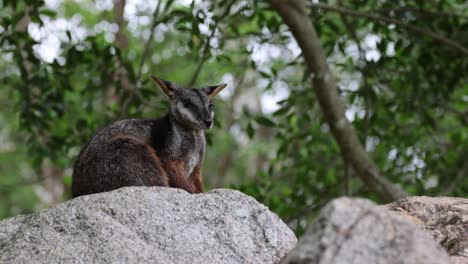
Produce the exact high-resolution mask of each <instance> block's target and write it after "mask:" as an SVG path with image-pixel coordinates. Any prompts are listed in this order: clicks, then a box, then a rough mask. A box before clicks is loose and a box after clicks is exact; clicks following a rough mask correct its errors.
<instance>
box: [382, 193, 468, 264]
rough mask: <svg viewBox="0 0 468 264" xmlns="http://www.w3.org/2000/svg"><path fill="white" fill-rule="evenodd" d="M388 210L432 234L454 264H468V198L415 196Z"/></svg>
mask: <svg viewBox="0 0 468 264" xmlns="http://www.w3.org/2000/svg"><path fill="white" fill-rule="evenodd" d="M384 207H385V208H388V209H389V210H391V211H392V212H393V213H396V214H399V215H401V216H403V217H405V218H406V219H408V220H410V221H411V222H413V223H415V224H416V225H417V226H418V227H420V228H421V229H423V230H424V231H426V232H428V233H429V234H430V235H432V237H433V238H434V239H435V240H436V241H437V242H439V243H440V245H441V246H442V247H444V248H445V249H446V250H447V251H448V252H449V254H450V257H451V259H452V262H453V263H454V264H468V199H465V198H458V197H427V196H413V197H408V198H405V199H401V200H399V201H396V202H394V203H391V204H387V205H385V206H384Z"/></svg>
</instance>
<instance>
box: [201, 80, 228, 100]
mask: <svg viewBox="0 0 468 264" xmlns="http://www.w3.org/2000/svg"><path fill="white" fill-rule="evenodd" d="M226 86H227V84H225V83H223V84H220V85H215V86H208V87H205V88H203V92H205V93H206V95H208V98H210V99H212V98H213V97H215V95H217V94H218V93H219V92H221V91H222V90H223V89H224V88H226Z"/></svg>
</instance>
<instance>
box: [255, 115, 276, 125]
mask: <svg viewBox="0 0 468 264" xmlns="http://www.w3.org/2000/svg"><path fill="white" fill-rule="evenodd" d="M255 121H256V122H257V123H258V124H260V125H263V126H267V127H274V126H275V125H276V124H275V123H274V122H273V121H271V120H270V119H268V118H266V117H264V116H258V117H256V118H255Z"/></svg>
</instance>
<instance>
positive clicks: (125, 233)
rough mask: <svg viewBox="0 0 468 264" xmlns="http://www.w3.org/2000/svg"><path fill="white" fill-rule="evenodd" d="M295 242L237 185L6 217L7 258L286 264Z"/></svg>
mask: <svg viewBox="0 0 468 264" xmlns="http://www.w3.org/2000/svg"><path fill="white" fill-rule="evenodd" d="M295 244H296V237H295V236H294V233H293V232H292V231H291V230H290V229H289V228H288V227H287V226H286V225H285V224H284V223H283V222H282V221H281V220H280V219H279V218H278V217H277V216H276V215H275V214H274V213H272V212H270V211H269V210H268V208H266V207H265V206H263V205H262V204H260V203H258V202H257V201H256V200H255V199H253V198H252V197H249V196H247V195H244V194H242V193H240V192H238V191H234V190H214V191H211V192H208V193H205V194H196V195H192V194H189V193H187V192H185V191H183V190H178V189H171V188H158V187H128V188H122V189H119V190H116V191H113V192H108V193H100V194H94V195H88V196H82V197H78V198H76V199H73V200H70V201H68V202H65V203H62V204H59V205H57V206H55V207H53V208H50V209H47V210H44V211H42V212H39V213H37V214H33V215H21V216H17V217H13V218H10V219H7V220H4V221H2V222H0V263H165V264H166V263H278V262H279V261H280V260H281V259H283V258H284V257H285V255H286V254H287V252H289V251H290V250H291V249H292V248H293V247H294V246H295Z"/></svg>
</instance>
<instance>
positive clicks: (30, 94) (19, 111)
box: [0, 0, 468, 234]
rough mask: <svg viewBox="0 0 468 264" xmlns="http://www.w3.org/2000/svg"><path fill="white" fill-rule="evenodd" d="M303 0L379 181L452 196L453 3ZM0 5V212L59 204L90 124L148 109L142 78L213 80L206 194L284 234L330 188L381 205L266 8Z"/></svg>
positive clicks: (466, 159)
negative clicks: (223, 196)
mask: <svg viewBox="0 0 468 264" xmlns="http://www.w3.org/2000/svg"><path fill="white" fill-rule="evenodd" d="M312 2H313V3H316V4H317V3H319V5H311V6H309V7H310V17H311V20H313V24H314V26H315V29H316V31H317V32H318V34H319V36H320V42H321V44H322V47H323V51H324V52H325V53H326V56H327V61H328V63H329V67H330V68H331V70H332V72H333V74H334V75H335V78H336V79H337V82H338V85H337V86H338V87H337V89H338V92H339V95H340V96H341V99H342V100H344V102H345V104H346V116H347V118H348V120H350V121H351V122H352V124H353V126H354V128H355V130H356V131H357V133H358V135H359V138H360V141H361V143H362V145H363V146H364V147H365V149H366V150H367V152H368V153H369V156H370V157H371V158H372V160H373V161H374V162H375V163H376V164H377V166H378V168H379V169H380V171H381V172H382V175H384V176H385V178H386V179H388V180H390V181H391V182H393V183H395V184H398V185H400V186H402V188H404V190H406V191H407V192H408V193H409V194H411V195H431V196H435V195H448V196H461V197H466V196H467V194H468V180H467V176H468V82H467V80H468V54H467V53H465V52H463V49H465V50H466V49H467V46H468V1H463V0H429V1H427V0H401V1H391V0H381V1H371V0H369V1H367V0H343V1H339V0H335V1H334V0H330V1H320V2H319V1H312ZM0 3H1V9H0V79H1V82H0V83H1V86H0V109H1V112H0V219H3V218H7V217H10V216H13V215H17V214H25V213H32V212H35V211H37V210H40V209H42V208H45V207H49V206H51V205H52V204H55V203H58V202H61V201H64V200H67V199H69V198H70V184H71V175H72V166H73V162H74V159H75V158H76V155H77V154H78V152H79V150H80V148H81V147H82V146H83V145H84V144H85V143H86V142H87V140H89V139H90V137H91V136H92V135H93V133H94V132H95V131H96V130H97V129H98V128H100V127H103V126H105V125H106V124H108V123H109V122H112V121H114V120H118V119H122V118H143V117H145V118H150V117H158V116H161V115H163V114H164V113H165V111H166V108H167V101H166V99H165V96H164V95H163V94H162V93H161V92H160V90H159V89H158V88H157V87H156V86H155V85H154V84H152V83H151V82H150V79H149V75H150V74H156V75H157V76H159V77H160V78H163V79H167V80H171V81H174V82H177V83H179V84H181V85H185V86H194V87H200V86H205V85H214V84H218V83H221V82H225V83H227V84H228V85H229V86H228V88H226V89H225V90H224V91H223V92H222V93H221V94H220V95H218V98H217V99H216V100H215V112H216V124H215V126H214V128H213V129H211V130H209V131H208V132H207V133H208V139H209V146H208V151H207V157H206V160H205V165H204V173H203V177H204V184H205V188H206V189H208V190H209V189H212V188H221V187H225V188H235V189H238V190H241V191H243V192H245V193H247V194H250V195H252V196H254V197H255V198H256V199H257V200H259V201H260V202H262V203H264V204H265V205H267V206H268V207H269V208H270V209H271V210H273V211H275V212H276V213H278V214H279V215H280V217H282V218H283V220H284V221H285V222H287V223H288V224H289V225H290V226H291V227H292V228H293V229H294V230H295V231H296V232H297V233H298V234H301V233H302V231H303V228H304V227H305V226H306V225H307V223H308V222H309V221H310V220H311V219H313V218H314V215H315V214H316V212H317V211H318V209H320V208H321V206H323V205H324V204H325V203H326V202H328V201H329V200H330V199H333V198H335V197H338V196H341V195H352V196H363V197H367V198H371V199H374V200H376V201H377V202H382V200H381V199H380V197H379V196H378V195H376V194H375V193H374V192H372V189H370V188H368V186H367V183H366V182H364V181H362V180H361V178H360V177H358V176H359V175H356V173H355V172H354V170H353V166H351V165H350V164H348V163H347V162H345V161H344V159H343V155H342V154H341V153H340V148H339V146H338V144H337V142H336V141H335V139H334V138H333V136H332V135H331V133H330V128H329V126H328V125H327V122H326V121H327V120H325V117H324V115H323V113H322V111H321V109H320V107H319V105H318V103H317V98H316V97H317V95H316V94H315V93H314V90H313V89H312V88H311V84H310V72H308V70H307V69H306V67H305V65H304V60H303V58H302V54H301V49H300V48H299V46H298V45H297V43H296V41H295V39H294V37H293V36H292V34H291V33H290V31H289V29H288V27H287V26H286V25H285V24H284V23H283V21H282V19H281V17H280V16H279V15H278V14H277V13H276V11H275V10H274V9H272V8H271V6H270V5H269V3H268V2H267V1H259V0H238V1H232V0H231V1H229V0H218V1H201V0H193V1H192V0H175V1H171V0H159V1H143V0H127V1H125V0H95V1H92V0H46V1H41V0H17V1H16V0H0ZM320 4H323V6H322V7H321V6H320ZM337 6H338V7H341V8H343V9H346V10H348V11H349V10H351V11H358V14H354V15H353V14H352V12H351V13H349V12H348V13H346V12H343V11H339V12H338V11H336V10H334V9H333V7H337ZM327 7H328V8H327ZM329 7H332V8H329ZM362 14H364V15H362ZM368 15H372V16H378V17H380V18H382V17H383V18H387V19H390V20H385V19H384V20H379V19H373V18H372V17H369V16H368ZM395 21H396V22H398V23H395ZM408 25H409V26H410V27H408ZM412 29H413V30H412ZM414 29H416V30H414ZM418 30H420V31H419V32H418ZM434 36H436V37H434ZM437 37H440V38H442V39H443V41H440V39H437ZM447 41H451V42H453V43H455V45H458V46H459V47H461V48H458V49H457V48H454V45H447V43H446V42H447Z"/></svg>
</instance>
